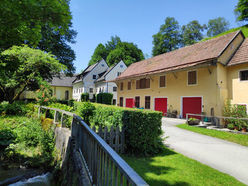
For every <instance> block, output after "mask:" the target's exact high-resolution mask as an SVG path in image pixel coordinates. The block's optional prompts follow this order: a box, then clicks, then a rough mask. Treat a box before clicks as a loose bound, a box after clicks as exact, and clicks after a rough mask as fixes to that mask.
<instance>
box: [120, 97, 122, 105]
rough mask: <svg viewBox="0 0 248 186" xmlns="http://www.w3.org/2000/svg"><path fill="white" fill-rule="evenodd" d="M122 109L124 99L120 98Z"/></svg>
mask: <svg viewBox="0 0 248 186" xmlns="http://www.w3.org/2000/svg"><path fill="white" fill-rule="evenodd" d="M120 107H123V97H120Z"/></svg>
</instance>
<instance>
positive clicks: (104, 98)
mask: <svg viewBox="0 0 248 186" xmlns="http://www.w3.org/2000/svg"><path fill="white" fill-rule="evenodd" d="M112 99H113V94H111V93H99V94H97V96H96V101H97V103H102V104H106V105H112Z"/></svg>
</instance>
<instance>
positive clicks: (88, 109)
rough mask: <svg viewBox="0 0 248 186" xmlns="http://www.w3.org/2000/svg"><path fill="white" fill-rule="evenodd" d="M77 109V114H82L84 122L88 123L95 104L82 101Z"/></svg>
mask: <svg viewBox="0 0 248 186" xmlns="http://www.w3.org/2000/svg"><path fill="white" fill-rule="evenodd" d="M77 109H78V112H79V115H80V116H82V118H83V120H84V121H85V123H87V124H88V125H90V119H91V118H92V116H93V113H94V110H95V109H96V108H95V106H94V105H93V104H92V103H90V102H83V103H82V104H80V105H79V107H78V108H77Z"/></svg>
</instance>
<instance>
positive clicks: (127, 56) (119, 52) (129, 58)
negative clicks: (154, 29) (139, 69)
mask: <svg viewBox="0 0 248 186" xmlns="http://www.w3.org/2000/svg"><path fill="white" fill-rule="evenodd" d="M143 59H144V54H143V52H142V50H140V49H139V48H138V46H137V45H135V44H133V43H128V42H120V43H118V44H117V45H116V48H115V49H114V50H112V51H111V52H110V53H109V55H108V57H107V63H108V65H109V66H112V65H113V64H115V63H118V62H119V61H120V60H123V61H124V63H125V64H126V65H127V66H129V65H131V64H132V63H134V62H137V61H140V60H143Z"/></svg>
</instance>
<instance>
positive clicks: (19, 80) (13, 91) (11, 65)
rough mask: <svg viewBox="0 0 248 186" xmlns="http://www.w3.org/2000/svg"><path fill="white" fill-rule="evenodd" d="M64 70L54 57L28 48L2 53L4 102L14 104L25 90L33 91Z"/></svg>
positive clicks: (0, 67) (0, 70)
mask: <svg viewBox="0 0 248 186" xmlns="http://www.w3.org/2000/svg"><path fill="white" fill-rule="evenodd" d="M63 69H65V66H64V65H62V64H61V63H59V62H58V60H56V59H55V56H54V55H52V54H50V53H46V52H43V51H41V50H38V49H32V48H29V47H28V46H13V47H11V48H10V49H7V50H5V51H3V52H1V59H0V89H1V91H2V93H3V97H4V100H7V101H9V102H10V103H12V102H13V101H14V100H16V99H18V98H19V96H20V95H21V93H22V92H23V91H24V90H26V89H30V90H33V89H34V87H38V86H37V85H38V84H39V83H40V82H42V81H43V80H44V79H46V80H51V79H52V77H53V76H54V75H56V74H58V73H59V72H60V71H61V70H63Z"/></svg>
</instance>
